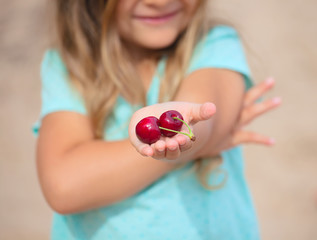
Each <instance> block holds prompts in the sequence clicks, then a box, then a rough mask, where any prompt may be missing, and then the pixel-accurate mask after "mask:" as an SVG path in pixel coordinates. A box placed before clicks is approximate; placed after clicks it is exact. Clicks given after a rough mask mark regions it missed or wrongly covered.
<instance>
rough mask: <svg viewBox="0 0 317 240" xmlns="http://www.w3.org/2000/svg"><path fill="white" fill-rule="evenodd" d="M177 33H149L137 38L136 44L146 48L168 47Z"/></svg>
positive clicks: (174, 39)
mask: <svg viewBox="0 0 317 240" xmlns="http://www.w3.org/2000/svg"><path fill="white" fill-rule="evenodd" d="M177 36H178V35H177V34H169V35H164V34H160V35H157V34H155V35H151V36H147V37H145V38H142V39H139V41H138V44H139V45H140V46H142V47H144V48H147V49H153V50H159V49H164V48H168V47H170V46H171V45H172V44H173V43H174V42H175V41H176V39H177Z"/></svg>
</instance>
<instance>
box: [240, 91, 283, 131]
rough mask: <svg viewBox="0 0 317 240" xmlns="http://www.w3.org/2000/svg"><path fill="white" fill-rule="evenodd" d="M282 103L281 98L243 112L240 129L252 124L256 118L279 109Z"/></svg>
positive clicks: (245, 109)
mask: <svg viewBox="0 0 317 240" xmlns="http://www.w3.org/2000/svg"><path fill="white" fill-rule="evenodd" d="M281 102H282V99H281V98H280V97H275V98H272V99H269V100H266V101H263V102H260V103H256V104H252V105H250V106H249V107H245V108H244V109H243V110H242V113H241V118H240V121H239V124H238V127H242V126H244V125H246V124H248V123H250V122H251V121H252V120H253V119H254V118H256V117H258V116H260V115H263V114H264V113H266V112H268V111H270V110H272V109H274V108H276V107H278V106H279V105H280V104H281Z"/></svg>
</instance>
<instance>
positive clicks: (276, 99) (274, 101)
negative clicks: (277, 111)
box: [272, 97, 282, 105]
mask: <svg viewBox="0 0 317 240" xmlns="http://www.w3.org/2000/svg"><path fill="white" fill-rule="evenodd" d="M272 102H273V104H274V105H278V104H280V103H281V102H282V98H280V97H275V98H273V99H272Z"/></svg>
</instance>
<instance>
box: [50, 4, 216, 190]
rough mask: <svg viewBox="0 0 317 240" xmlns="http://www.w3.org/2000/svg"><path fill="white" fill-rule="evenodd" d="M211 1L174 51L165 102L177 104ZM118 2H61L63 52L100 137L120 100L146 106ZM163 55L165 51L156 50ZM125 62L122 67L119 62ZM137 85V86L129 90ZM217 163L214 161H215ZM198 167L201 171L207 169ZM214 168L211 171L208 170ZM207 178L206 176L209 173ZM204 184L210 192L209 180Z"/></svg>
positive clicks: (170, 53)
mask: <svg viewBox="0 0 317 240" xmlns="http://www.w3.org/2000/svg"><path fill="white" fill-rule="evenodd" d="M206 2H207V1H206V0H200V1H199V4H198V6H197V9H196V12H195V14H194V16H193V19H192V21H190V23H189V25H188V27H187V28H186V30H185V31H184V32H183V33H182V34H181V36H180V37H179V39H178V40H177V43H176V44H173V46H171V47H169V48H168V49H165V51H164V53H166V51H167V52H168V59H167V62H166V70H165V73H164V76H162V81H161V88H160V97H159V101H160V102H164V101H171V100H173V98H174V97H175V95H176V93H177V91H178V89H179V86H180V84H181V81H182V79H183V78H184V77H185V74H186V69H187V67H188V65H189V61H190V58H191V56H192V53H193V50H194V47H195V46H196V44H197V42H198V41H199V40H200V39H201V38H202V37H203V36H204V34H205V33H206V32H207V30H208V22H207V21H206V18H205V13H204V11H205V10H206V7H205V4H206ZM116 5H117V1H115V0H108V1H104V0H95V1H89V0H67V1H65V0H58V1H56V7H57V8H56V15H55V17H56V26H57V29H56V30H57V48H58V50H59V52H60V54H61V56H62V58H63V61H64V62H65V64H66V67H67V69H68V72H69V77H70V81H71V82H72V84H73V85H74V86H76V87H77V88H78V90H79V91H80V92H81V93H82V95H83V97H84V100H85V104H86V108H87V111H88V114H89V116H90V118H91V122H92V126H93V129H94V134H95V137H96V138H99V139H100V138H103V137H104V136H103V134H104V126H105V121H106V120H107V118H108V116H109V115H110V114H111V112H112V109H113V107H114V104H115V102H116V99H117V97H118V96H119V94H120V95H122V96H124V97H125V98H126V99H127V100H128V101H129V102H131V103H142V104H143V105H145V104H146V102H145V96H146V91H145V89H144V87H143V84H142V81H141V79H140V77H139V76H138V74H137V72H136V70H135V68H134V67H133V64H132V61H131V58H130V56H129V54H128V51H127V50H126V49H125V47H124V44H122V41H121V39H120V37H119V34H118V33H117V29H116V26H115V20H114V17H115V16H114V15H115V9H116ZM156 54H158V56H159V55H160V52H156ZM118 62H119V63H120V64H116V63H118ZM131 85H133V86H134V87H133V88H130V87H129V86H131ZM210 162H212V161H210ZM200 163H201V160H198V161H197V163H196V166H197V167H198V168H197V172H199V171H200V169H202V164H200ZM207 169H209V168H207ZM204 174H205V173H204ZM200 182H201V183H202V185H203V186H204V187H206V188H208V184H207V182H205V181H203V180H202V179H201V178H200Z"/></svg>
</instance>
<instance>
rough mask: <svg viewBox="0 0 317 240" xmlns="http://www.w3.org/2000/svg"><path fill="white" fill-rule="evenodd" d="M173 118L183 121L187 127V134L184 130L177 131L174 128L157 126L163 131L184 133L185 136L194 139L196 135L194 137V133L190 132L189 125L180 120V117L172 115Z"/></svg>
mask: <svg viewBox="0 0 317 240" xmlns="http://www.w3.org/2000/svg"><path fill="white" fill-rule="evenodd" d="M173 118H174V119H177V120H179V121H181V122H182V123H184V124H185V125H186V127H187V128H188V131H189V134H188V133H185V132H179V131H175V130H172V129H168V128H164V127H159V128H160V129H162V130H165V131H170V132H174V133H181V134H184V135H186V136H187V137H189V139H190V140H192V141H195V140H196V137H195V135H194V133H193V132H192V130H191V129H190V127H189V126H188V124H187V123H186V122H185V121H184V120H182V119H180V118H178V117H173Z"/></svg>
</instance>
